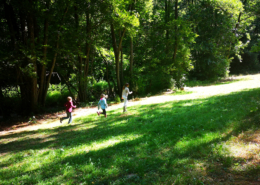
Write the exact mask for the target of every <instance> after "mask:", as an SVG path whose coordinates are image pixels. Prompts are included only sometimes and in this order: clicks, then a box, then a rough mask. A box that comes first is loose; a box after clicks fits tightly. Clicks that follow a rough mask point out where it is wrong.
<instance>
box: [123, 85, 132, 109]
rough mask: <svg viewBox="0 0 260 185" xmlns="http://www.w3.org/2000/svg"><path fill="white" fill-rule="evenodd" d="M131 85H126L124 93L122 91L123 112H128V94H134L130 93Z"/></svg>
mask: <svg viewBox="0 0 260 185" xmlns="http://www.w3.org/2000/svg"><path fill="white" fill-rule="evenodd" d="M128 87H129V83H126V84H125V85H124V86H123V91H122V99H124V106H123V112H126V111H127V110H126V109H127V102H128V101H127V96H128V94H132V93H133V92H130V91H129V88H128Z"/></svg>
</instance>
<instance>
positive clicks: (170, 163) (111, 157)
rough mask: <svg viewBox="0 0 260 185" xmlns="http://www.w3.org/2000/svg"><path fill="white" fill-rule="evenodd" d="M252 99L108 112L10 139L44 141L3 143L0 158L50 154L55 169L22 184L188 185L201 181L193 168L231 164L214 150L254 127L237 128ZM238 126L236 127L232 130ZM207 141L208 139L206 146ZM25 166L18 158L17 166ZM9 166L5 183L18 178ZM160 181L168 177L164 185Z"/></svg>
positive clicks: (240, 96) (41, 170)
mask: <svg viewBox="0 0 260 185" xmlns="http://www.w3.org/2000/svg"><path fill="white" fill-rule="evenodd" d="M257 93H259V89H254V90H251V91H242V92H238V93H232V94H229V95H224V96H214V97H210V98H203V99H196V100H181V101H174V102H167V103H161V104H151V105H141V106H135V107H129V112H134V113H135V111H138V114H133V115H126V116H120V115H122V114H121V113H118V111H117V110H113V111H109V112H108V113H109V117H108V118H107V119H105V118H98V119H96V118H94V117H92V116H90V118H89V117H82V118H78V119H75V120H74V121H75V122H77V124H75V125H67V126H62V127H57V128H54V129H51V130H49V129H41V130H37V131H28V132H22V133H19V134H15V137H18V138H19V137H23V136H24V135H29V136H30V135H35V134H39V133H45V134H47V136H46V137H43V138H41V137H34V138H27V139H23V140H15V141H13V142H9V143H6V144H0V148H1V151H0V152H1V153H4V152H5V153H19V152H22V151H30V150H33V151H40V150H44V149H48V151H46V152H43V153H42V155H41V158H44V157H47V156H49V155H50V153H51V151H53V152H54V154H53V155H54V156H55V157H54V160H53V162H51V163H48V164H43V165H42V166H41V167H38V168H36V169H34V170H31V171H29V172H28V171H22V172H20V173H19V174H20V177H22V176H23V175H28V174H29V173H30V174H38V175H39V176H40V177H39V178H40V179H41V180H42V181H45V180H46V179H47V180H48V182H55V181H59V182H60V183H61V182H63V183H66V182H71V183H80V182H82V183H83V182H86V183H87V184H93V183H94V184H111V183H117V184H131V183H132V184H147V183H148V184H151V183H153V182H158V184H160V183H159V182H162V184H164V182H169V183H171V184H172V183H173V182H176V183H177V181H176V179H178V175H180V174H181V175H182V176H185V179H186V182H189V181H190V182H191V184H192V183H193V180H192V179H193V177H194V174H196V175H198V176H205V174H203V173H202V172H200V170H197V168H196V164H197V163H198V162H199V161H200V162H203V163H206V164H212V163H211V160H214V159H216V158H221V159H223V161H224V162H225V161H226V162H227V161H228V160H229V159H228V157H226V158H225V156H221V155H220V154H217V155H218V156H216V154H214V152H213V150H214V147H215V146H216V145H217V144H219V143H221V142H224V141H227V140H229V139H230V137H232V136H234V135H237V134H238V133H240V132H241V131H242V130H243V131H245V130H248V129H250V128H251V127H252V126H253V124H244V123H243V122H241V124H240V121H241V120H243V119H245V118H247V117H248V116H251V113H250V108H249V107H247V106H249V105H250V106H251V101H252V97H256V94H257ZM238 102H239V103H238ZM240 105H242V106H240ZM236 122H239V124H234V123H236ZM245 125H246V126H245ZM226 130H230V131H228V132H227V131H226ZM222 133H227V134H222ZM12 137H13V136H10V139H11V138H12ZM206 137H212V139H207V140H206V139H205V138H206ZM8 138H9V136H3V137H2V136H0V139H8ZM110 140H112V141H117V140H118V142H115V143H114V144H108V145H107V146H103V147H101V148H99V149H93V147H91V146H95V145H99V144H100V143H105V142H107V141H110ZM74 148H80V149H79V151H78V152H76V153H75V152H71V153H73V154H71V155H70V154H69V151H70V150H72V149H74ZM84 148H86V149H84ZM63 150H65V151H64V152H63ZM29 157H30V156H29ZM31 157H33V155H32V156H31ZM26 160H27V159H26V158H25V159H24V158H20V159H19V160H18V159H16V161H15V162H25V161H26ZM12 162H13V161H12ZM11 164H12V163H11V162H10V161H8V160H3V161H2V163H1V165H0V167H1V168H6V169H5V170H4V176H3V177H4V179H5V180H6V181H7V182H9V180H11V179H12V178H14V177H15V176H14V175H12V173H11V170H12V169H11V168H8V167H9V166H10V165H11ZM230 165H232V162H231V163H230ZM68 166H69V167H68ZM183 166H186V167H183ZM50 169H51V170H50ZM190 170H192V171H195V172H194V174H193V173H191V172H190V173H189V171H190ZM206 171H207V174H208V176H210V177H211V179H214V178H215V177H214V175H213V173H215V172H216V171H217V172H221V173H222V171H220V170H219V168H217V167H215V168H214V165H207V167H206ZM185 173H186V174H185ZM221 173H220V175H221ZM184 174H185V175H184ZM61 176H62V177H61ZM165 176H168V177H170V176H172V178H169V179H168V180H167V177H165ZM58 177H59V179H57V178H58ZM217 177H219V175H218V176H217ZM17 178H18V180H19V177H17ZM32 178H33V177H31V180H32ZM183 178H184V177H183ZM20 180H21V179H20ZM38 180H39V179H38ZM68 180H71V181H68ZM24 182H25V183H28V182H29V181H28V182H27V181H26V180H25V181H24ZM32 182H33V183H37V182H34V181H33V180H32ZM194 182H195V181H194ZM165 184H167V183H165Z"/></svg>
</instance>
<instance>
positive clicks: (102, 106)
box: [97, 94, 108, 117]
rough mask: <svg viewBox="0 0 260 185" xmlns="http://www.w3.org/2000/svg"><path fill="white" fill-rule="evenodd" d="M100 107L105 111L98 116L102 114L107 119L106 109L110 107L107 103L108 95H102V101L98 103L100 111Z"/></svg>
mask: <svg viewBox="0 0 260 185" xmlns="http://www.w3.org/2000/svg"><path fill="white" fill-rule="evenodd" d="M100 107H101V109H102V110H103V112H99V111H97V114H98V116H99V115H100V114H104V116H105V117H107V112H106V108H107V107H108V105H107V101H106V95H104V94H101V96H100V100H99V102H98V110H99V109H100Z"/></svg>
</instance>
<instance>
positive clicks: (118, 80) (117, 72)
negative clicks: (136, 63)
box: [110, 23, 126, 97]
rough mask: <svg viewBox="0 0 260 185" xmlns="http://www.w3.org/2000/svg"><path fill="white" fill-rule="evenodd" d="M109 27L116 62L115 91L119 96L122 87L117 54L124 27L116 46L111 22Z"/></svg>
mask: <svg viewBox="0 0 260 185" xmlns="http://www.w3.org/2000/svg"><path fill="white" fill-rule="evenodd" d="M110 27H111V36H112V43H113V49H114V54H115V62H116V79H117V93H118V95H119V96H120V97H121V95H122V88H121V83H120V71H119V54H120V48H121V46H122V41H123V37H124V34H125V31H126V29H124V30H123V33H122V35H121V37H120V38H119V44H118V46H117V43H116V36H115V30H114V25H113V23H111V25H110Z"/></svg>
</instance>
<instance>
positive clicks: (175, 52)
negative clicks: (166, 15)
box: [173, 0, 178, 62]
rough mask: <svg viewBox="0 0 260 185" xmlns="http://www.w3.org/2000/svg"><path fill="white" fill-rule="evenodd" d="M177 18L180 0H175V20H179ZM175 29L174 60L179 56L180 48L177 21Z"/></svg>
mask: <svg viewBox="0 0 260 185" xmlns="http://www.w3.org/2000/svg"><path fill="white" fill-rule="evenodd" d="M177 19H178V0H175V20H176V21H177ZM174 30H175V43H174V53H173V61H174V62H175V60H176V56H177V49H178V37H177V32H178V29H177V22H176V25H175V28H174Z"/></svg>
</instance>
